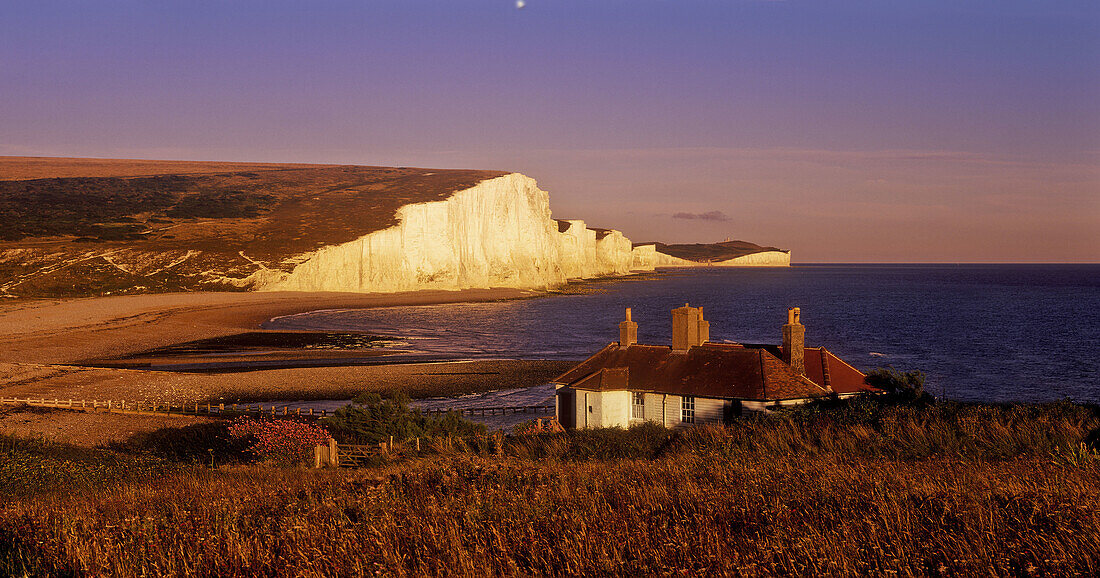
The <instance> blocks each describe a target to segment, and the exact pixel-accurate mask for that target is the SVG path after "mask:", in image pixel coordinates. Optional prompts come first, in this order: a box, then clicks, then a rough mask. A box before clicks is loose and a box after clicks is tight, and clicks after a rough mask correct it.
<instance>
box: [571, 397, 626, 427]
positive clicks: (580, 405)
mask: <svg viewBox="0 0 1100 578" xmlns="http://www.w3.org/2000/svg"><path fill="white" fill-rule="evenodd" d="M577 427H578V428H585V427H588V428H597V427H630V392H629V391H625V390H619V391H585V390H583V389H578V390H577Z"/></svg>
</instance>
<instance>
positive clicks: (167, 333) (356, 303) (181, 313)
mask: <svg viewBox="0 0 1100 578" xmlns="http://www.w3.org/2000/svg"><path fill="white" fill-rule="evenodd" d="M542 294H543V293H540V292H536V291H525V290H519V289H468V290H465V291H416V292H409V293H392V294H382V293H375V294H360V293H295V292H273V293H165V294H159V295H126V296H117V297H96V298H84V299H56V300H52V299H51V300H12V301H0V363H3V362H8V363H39V364H78V363H81V362H82V361H84V360H88V359H106V358H117V357H123V356H126V355H131V354H134V353H137V352H141V351H145V350H148V349H151V348H155V347H167V346H171V345H176V344H179V343H184V342H187V341H196V340H199V339H209V338H212V337H221V336H225V335H232V334H236V333H241V332H246V331H255V330H257V329H258V328H259V326H260V324H261V323H263V322H264V321H267V320H268V319H271V318H272V317H276V316H280V315H293V314H295V313H305V312H307V311H314V310H317V309H355V308H366V307H388V306H398V305H428V304H440V303H460V302H470V301H496V300H501V299H521V298H528V297H535V296H538V295H542Z"/></svg>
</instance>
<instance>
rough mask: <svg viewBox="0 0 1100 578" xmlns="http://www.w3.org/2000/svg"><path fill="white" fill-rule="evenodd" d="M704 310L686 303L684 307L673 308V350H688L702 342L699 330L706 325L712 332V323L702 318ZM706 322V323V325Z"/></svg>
mask: <svg viewBox="0 0 1100 578" xmlns="http://www.w3.org/2000/svg"><path fill="white" fill-rule="evenodd" d="M702 317H703V312H702V310H700V309H698V308H696V307H692V306H690V305H688V304H687V303H684V306H683V307H677V308H676V309H673V310H672V350H673V351H677V352H681V353H682V352H686V351H687V350H689V349H691V348H692V347H695V346H696V345H699V344H700V343H702V341H701V340H700V339H699V330H700V329H702V328H704V327H705V331H706V332H707V334H708V337H709V333H710V324H709V323H707V322H706V321H703V320H702ZM704 324H705V325H704Z"/></svg>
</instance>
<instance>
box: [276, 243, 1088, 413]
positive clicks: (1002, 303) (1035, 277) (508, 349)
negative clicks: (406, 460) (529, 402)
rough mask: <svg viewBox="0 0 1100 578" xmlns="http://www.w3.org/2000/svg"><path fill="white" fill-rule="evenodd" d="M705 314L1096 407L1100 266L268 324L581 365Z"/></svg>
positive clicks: (975, 268)
mask: <svg viewBox="0 0 1100 578" xmlns="http://www.w3.org/2000/svg"><path fill="white" fill-rule="evenodd" d="M685 303H689V304H691V305H692V306H695V307H702V308H703V312H704V316H705V318H706V319H707V320H709V321H710V335H711V341H717V342H740V343H779V342H780V341H781V333H780V327H781V326H782V325H783V323H785V322H786V319H787V308H788V307H799V308H801V314H802V323H803V324H804V325H805V326H806V343H807V345H809V346H824V347H826V348H827V349H829V350H830V351H832V352H833V353H835V354H837V355H839V356H840V357H841V358H842V359H844V360H845V361H847V362H848V363H850V364H851V365H853V366H855V367H857V368H859V369H861V370H864V371H869V370H872V369H875V368H879V367H893V368H895V369H898V370H902V371H911V370H919V371H922V372H924V373H925V375H926V389H927V390H929V391H931V392H932V393H933V394H935V395H939V396H943V397H946V398H949V399H956V400H960V401H985V402H1030V401H1057V400H1063V399H1069V400H1074V401H1080V402H1093V403H1100V265H969V264H968V265H863V264H860V265H845V264H840V265H793V266H791V267H789V268H738V269H731V268H724V269H720V268H698V269H680V270H669V271H660V272H657V273H653V274H644V275H638V276H630V277H623V278H617V279H613V280H598V281H589V282H581V283H575V284H570V285H569V286H567V287H566V289H565V291H563V292H561V293H552V294H549V295H547V296H544V297H537V298H531V299H519V300H508V301H495V302H487V303H465V304H447V305H427V306H413V307H386V308H376V309H354V310H323V311H313V312H308V313H302V314H298V315H292V316H286V317H278V318H275V319H272V320H270V321H268V322H267V323H266V324H264V327H265V328H266V329H281V330H314V331H358V332H366V333H371V334H374V335H382V336H388V337H390V338H391V342H392V345H391V347H392V348H394V349H395V350H397V351H400V352H401V353H400V354H401V355H408V356H410V358H415V359H418V360H424V359H438V360H444V359H447V360H461V359H583V358H585V357H587V356H589V355H591V354H592V353H594V352H596V351H597V350H598V349H600V348H601V347H603V346H604V345H607V344H608V343H610V342H613V341H618V323H619V322H620V321H622V319H623V316H624V310H625V309H626V308H628V307H629V308H631V309H632V310H633V319H634V321H635V322H637V323H638V326H639V327H638V337H639V341H640V342H641V343H647V344H670V343H671V329H672V316H671V310H672V309H674V308H676V307H680V306H682V305H684V304H685Z"/></svg>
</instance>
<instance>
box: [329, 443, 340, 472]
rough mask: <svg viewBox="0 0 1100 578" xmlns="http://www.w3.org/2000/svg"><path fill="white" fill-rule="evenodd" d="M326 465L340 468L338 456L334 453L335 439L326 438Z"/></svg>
mask: <svg viewBox="0 0 1100 578" xmlns="http://www.w3.org/2000/svg"><path fill="white" fill-rule="evenodd" d="M328 463H329V464H331V465H332V467H339V466H340V456H339V454H337V453H336V438H328Z"/></svg>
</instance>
